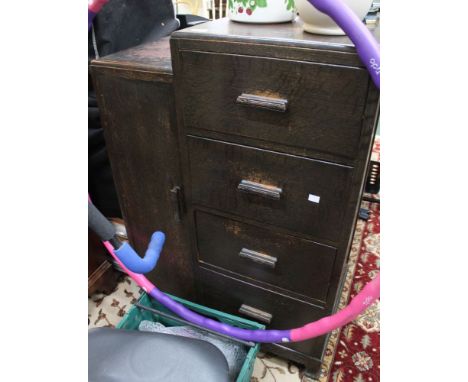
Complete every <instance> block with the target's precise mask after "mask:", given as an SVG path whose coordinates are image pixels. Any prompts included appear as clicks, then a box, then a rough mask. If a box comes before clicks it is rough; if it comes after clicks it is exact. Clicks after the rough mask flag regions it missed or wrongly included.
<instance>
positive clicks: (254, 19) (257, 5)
mask: <svg viewBox="0 0 468 382" xmlns="http://www.w3.org/2000/svg"><path fill="white" fill-rule="evenodd" d="M228 9H229V13H228V14H229V18H230V19H231V20H234V21H240V22H243V23H284V22H288V21H292V20H294V18H295V16H296V10H295V5H294V0H228Z"/></svg>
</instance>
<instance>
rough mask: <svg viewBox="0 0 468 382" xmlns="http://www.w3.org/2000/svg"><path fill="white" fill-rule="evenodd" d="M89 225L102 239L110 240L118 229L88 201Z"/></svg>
mask: <svg viewBox="0 0 468 382" xmlns="http://www.w3.org/2000/svg"><path fill="white" fill-rule="evenodd" d="M88 227H89V228H91V230H93V231H94V232H95V233H96V234H97V235H98V236H99V238H100V239H101V240H102V241H110V240H112V239H113V238H114V236H115V234H116V231H115V227H114V226H113V224H112V223H111V222H110V221H109V220H107V218H106V217H105V216H104V215H103V214H101V212H100V211H99V210H98V209H97V208H96V207H95V206H94V205H93V204H92V203H89V202H88Z"/></svg>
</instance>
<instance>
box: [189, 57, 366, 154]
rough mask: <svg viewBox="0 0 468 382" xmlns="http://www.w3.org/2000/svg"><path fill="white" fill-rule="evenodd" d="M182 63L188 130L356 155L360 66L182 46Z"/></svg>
mask: <svg viewBox="0 0 468 382" xmlns="http://www.w3.org/2000/svg"><path fill="white" fill-rule="evenodd" d="M181 64H182V70H183V71H182V72H181V73H183V78H182V80H181V81H180V84H181V85H180V86H181V87H182V92H181V97H182V104H183V118H184V123H185V126H186V127H189V128H198V129H205V130H211V131H215V132H221V133H225V134H231V135H238V136H243V137H248V138H254V139H258V140H263V141H267V142H274V143H280V144H284V145H287V146H292V147H299V148H305V149H311V150H316V151H320V152H324V153H330V154H335V155H339V156H343V157H347V158H354V157H355V155H356V154H357V152H358V148H359V139H360V135H361V123H362V117H363V113H364V105H365V103H366V96H367V87H368V74H367V73H366V71H365V70H363V69H358V68H351V67H341V66H333V65H324V64H314V63H306V62H292V61H287V60H277V59H267V58H259V57H247V56H233V55H227V54H213V53H199V52H186V51H183V52H181Z"/></svg>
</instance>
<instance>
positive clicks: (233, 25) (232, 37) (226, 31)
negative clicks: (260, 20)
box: [172, 18, 380, 53]
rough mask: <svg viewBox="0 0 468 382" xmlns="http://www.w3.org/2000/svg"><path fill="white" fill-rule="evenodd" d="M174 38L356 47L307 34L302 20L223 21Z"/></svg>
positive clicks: (334, 38)
mask: <svg viewBox="0 0 468 382" xmlns="http://www.w3.org/2000/svg"><path fill="white" fill-rule="evenodd" d="M371 31H372V33H373V35H374V36H375V37H376V39H377V40H378V39H379V37H380V30H379V27H377V28H374V29H371ZM172 38H174V39H191V40H192V39H196V40H216V41H225V42H245V43H255V44H265V45H279V46H289V47H297V48H310V49H327V50H334V51H340V52H353V53H354V52H355V48H354V44H353V43H352V42H351V40H350V39H349V38H348V37H347V36H325V35H318V34H311V33H307V32H304V31H303V30H302V21H301V20H300V19H299V18H296V20H294V21H293V22H290V23H282V24H248V23H239V22H235V21H230V20H229V19H228V18H223V19H219V20H215V21H211V22H207V23H203V24H199V25H196V26H194V27H191V28H187V29H183V30H180V31H176V32H174V33H173V34H172Z"/></svg>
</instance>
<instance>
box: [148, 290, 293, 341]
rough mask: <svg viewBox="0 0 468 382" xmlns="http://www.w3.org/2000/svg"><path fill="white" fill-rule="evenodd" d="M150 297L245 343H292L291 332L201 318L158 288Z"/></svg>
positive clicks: (200, 323) (201, 323)
mask: <svg viewBox="0 0 468 382" xmlns="http://www.w3.org/2000/svg"><path fill="white" fill-rule="evenodd" d="M149 295H150V296H151V297H153V298H155V299H156V300H157V301H159V302H160V303H161V304H162V305H164V306H165V307H166V308H168V309H169V310H171V311H172V312H174V313H176V314H177V315H178V316H180V317H182V318H183V319H185V320H187V321H190V322H192V323H194V324H197V325H200V326H203V327H204V328H207V329H211V330H214V331H216V332H218V333H221V334H226V335H228V336H231V337H235V338H238V339H241V340H245V341H253V342H289V341H291V330H248V329H241V328H236V327H234V326H231V325H227V324H223V323H221V322H218V321H215V320H212V319H211V318H208V317H204V316H201V315H199V314H197V313H195V312H193V311H191V310H189V309H187V308H186V307H184V306H183V305H182V304H179V303H178V302H176V301H174V300H173V299H171V298H170V297H168V296H167V295H165V294H164V293H163V292H161V291H160V290H159V289H158V288H156V287H154V288H153V289H152V290H151V291H150V292H149Z"/></svg>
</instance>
